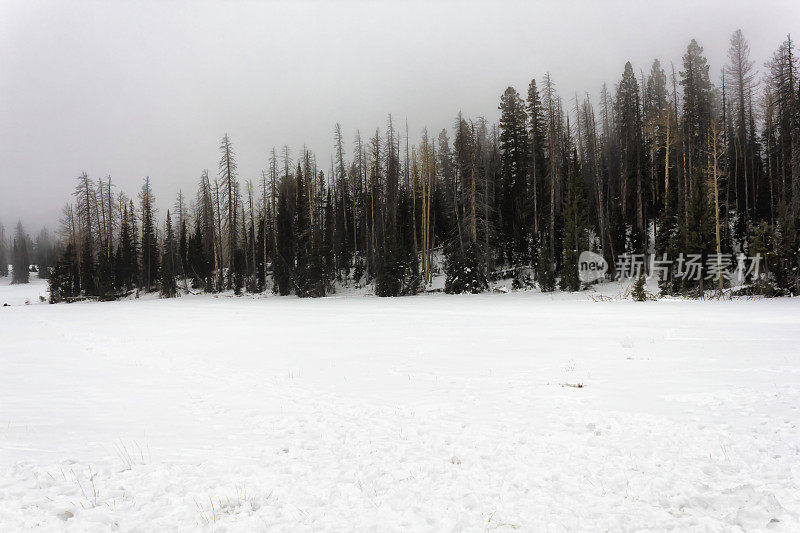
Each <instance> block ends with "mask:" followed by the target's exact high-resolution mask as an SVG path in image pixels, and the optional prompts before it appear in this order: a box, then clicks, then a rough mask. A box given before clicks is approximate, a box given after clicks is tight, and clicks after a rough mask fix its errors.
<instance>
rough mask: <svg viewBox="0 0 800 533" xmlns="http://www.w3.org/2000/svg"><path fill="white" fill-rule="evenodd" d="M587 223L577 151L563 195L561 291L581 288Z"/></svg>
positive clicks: (573, 156) (586, 244) (586, 243)
mask: <svg viewBox="0 0 800 533" xmlns="http://www.w3.org/2000/svg"><path fill="white" fill-rule="evenodd" d="M587 225H588V216H587V208H586V196H585V193H584V190H583V182H582V181H581V167H580V162H579V161H578V154H577V152H573V154H572V165H571V166H570V171H569V174H568V177H567V187H566V190H565V195H564V252H563V253H564V268H563V269H562V271H561V282H560V287H561V290H563V291H571V292H575V291H578V290H580V288H581V281H580V278H579V277H578V259H579V257H580V253H581V251H584V250H588V248H589V241H588V237H587Z"/></svg>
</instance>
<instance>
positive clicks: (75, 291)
mask: <svg viewBox="0 0 800 533" xmlns="http://www.w3.org/2000/svg"><path fill="white" fill-rule="evenodd" d="M49 284H50V303H53V304H54V303H58V302H62V301H69V300H70V299H72V298H75V297H77V296H80V293H81V286H80V274H79V271H78V257H77V255H76V254H75V247H74V246H73V245H72V243H71V242H68V243H67V246H66V247H65V248H64V251H63V252H62V253H61V255H60V257H59V258H58V260H57V261H56V264H55V267H54V268H53V272H52V274H51V276H50V279H49Z"/></svg>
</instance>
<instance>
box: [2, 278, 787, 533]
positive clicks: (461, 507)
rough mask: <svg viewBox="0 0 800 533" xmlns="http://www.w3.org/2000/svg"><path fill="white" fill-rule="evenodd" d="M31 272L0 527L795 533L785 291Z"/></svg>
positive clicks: (11, 331) (5, 353)
mask: <svg viewBox="0 0 800 533" xmlns="http://www.w3.org/2000/svg"><path fill="white" fill-rule="evenodd" d="M32 281H33V283H32V284H31V285H28V286H25V287H9V286H8V285H7V284H8V278H3V279H0V305H2V303H5V302H7V303H9V304H11V305H10V307H0V531H17V530H20V529H25V528H31V527H35V526H39V527H42V528H43V529H44V530H53V531H62V530H66V531H85V530H89V531H108V530H112V529H119V530H122V531H130V530H141V531H168V530H180V531H188V530H194V529H203V528H206V529H209V530H218V531H223V530H224V531H257V530H275V531H320V530H332V531H354V530H355V531H365V530H366V531H404V530H414V531H485V530H495V529H497V530H512V529H518V530H521V531H563V530H570V531H604V530H609V531H621V530H652V531H662V530H669V529H676V530H701V531H706V530H708V531H738V530H747V531H757V530H773V529H774V530H778V531H798V530H800V299H796V298H795V299H776V300H744V299H743V300H738V301H681V300H660V301H657V302H644V303H637V302H632V301H629V300H628V301H621V300H618V299H612V300H608V301H601V299H599V298H597V297H596V293H580V294H574V295H573V294H556V295H543V294H539V293H535V292H524V293H509V294H485V295H477V296H467V295H465V296H445V295H428V296H420V297H410V298H398V299H379V298H374V297H363V296H349V297H344V296H340V297H333V298H326V299H320V300H298V299H296V298H292V297H288V298H279V297H273V296H269V297H266V298H247V297H242V298H229V297H224V296H223V297H219V298H213V297H211V296H205V295H204V296H189V297H183V298H178V299H176V300H171V301H166V300H157V299H141V300H139V301H124V302H108V303H95V302H83V303H76V304H70V305H66V304H60V305H46V304H41V303H39V298H38V297H39V296H40V295H44V296H46V288H45V285H44V284H43V283H42V282H41V281H40V280H38V279H35V278H32ZM602 291H603V292H604V293H606V294H608V295H610V296H614V295H617V294H619V293H620V292H621V289H620V288H619V286H617V285H616V284H609V285H607V286H605V287H603V289H602ZM26 300H28V301H30V303H31V305H24V303H25V301H26ZM578 385H582V387H578Z"/></svg>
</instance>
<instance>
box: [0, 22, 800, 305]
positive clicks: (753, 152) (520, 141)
mask: <svg viewBox="0 0 800 533" xmlns="http://www.w3.org/2000/svg"><path fill="white" fill-rule="evenodd" d="M776 43H777V45H776V48H775V52H774V54H773V55H772V57H770V58H767V59H766V61H765V62H762V61H759V62H756V58H752V57H751V54H750V47H749V44H748V41H747V39H746V37H745V36H744V34H743V33H742V32H741V31H736V32H734V33H733V34H732V35H731V37H730V49H729V51H728V62H727V63H726V64H725V65H716V66H714V67H713V68H712V66H711V65H709V64H708V62H707V60H706V58H705V57H704V55H703V47H702V46H701V45H700V44H699V43H698V42H697V41H696V40H694V39H692V40H691V41H690V42H689V43H688V45H687V47H686V51H685V54H684V55H683V57H682V58H680V61H679V62H678V64H677V65H675V64H673V63H671V62H669V61H667V62H665V63H664V64H662V63H661V62H660V61H659V60H658V59H656V60H654V61H653V63H652V64H650V65H637V66H635V67H634V66H633V65H631V64H630V62H628V63H625V64H624V69H623V71H622V76H621V78H620V79H619V80H613V81H611V82H609V83H608V84H603V86H602V87H601V88H600V91H599V93H598V95H597V96H590V93H589V92H587V93H585V94H582V95H578V94H574V95H564V94H560V93H559V91H558V85H557V80H554V79H552V78H551V77H550V75H549V74H544V75H543V76H541V77H540V78H539V79H538V80H537V79H531V81H530V83H529V85H528V86H527V87H520V88H515V87H508V88H506V89H505V90H503V91H501V92H500V91H499V92H500V96H499V98H498V101H497V104H498V109H499V112H500V119H499V122H498V123H490V122H489V121H487V120H486V119H485V118H483V117H466V116H463V115H462V114H461V113H457V114H455V113H454V118H453V122H452V124H451V125H450V126H449V127H447V128H443V129H441V130H439V131H434V130H431V131H428V130H427V129H423V130H422V131H421V132H409V131H408V128H407V127H405V125H404V123H403V121H402V120H398V119H397V117H393V116H392V115H388V117H387V119H386V123H385V124H381V125H377V127H376V128H375V130H374V131H369V132H360V131H355V132H346V131H345V129H344V128H343V127H342V126H341V125H340V124H335V125H334V126H333V127H332V130H331V133H332V136H331V146H332V150H331V154H333V155H332V156H331V157H330V158H327V157H322V156H318V155H316V154H314V153H312V152H310V151H309V150H307V149H305V148H304V147H289V146H281V147H275V148H272V149H271V150H269V151H266V155H265V158H264V169H263V171H262V172H261V174H260V175H259V176H241V175H240V174H239V172H238V170H237V150H236V145H235V140H234V139H233V138H232V137H231V136H229V135H228V134H224V135H222V137H221V139H220V143H219V153H218V157H219V164H218V166H217V167H216V168H210V169H197V179H196V182H195V183H193V184H192V183H187V184H186V188H185V189H180V190H178V191H176V194H175V198H174V204H173V207H172V208H171V209H167V210H166V212H159V210H158V209H157V208H156V204H155V198H154V194H153V190H152V183H151V180H150V178H148V177H145V178H143V179H142V185H141V189H140V190H139V191H128V192H126V191H121V190H118V189H117V188H116V187H115V185H114V182H113V178H112V177H111V176H103V177H97V176H89V175H87V173H85V172H82V173H80V174H78V175H77V177H76V178H75V191H74V194H73V196H72V198H68V199H65V201H66V203H65V206H64V209H63V212H62V214H61V223H60V226H59V228H58V232H57V234H56V235H49V234H48V233H47V230H43V231H42V233H40V234H39V236H38V237H37V239H36V240H35V242H32V241H31V238H30V237H28V236H27V235H26V234H25V232H24V229H23V228H22V227H21V226H19V227H17V230H16V231H15V232H14V235H13V238H12V237H11V236H9V237H8V238H0V243H4V246H3V248H0V254H3V255H4V256H7V257H12V259H13V262H15V263H19V264H20V265H24V264H26V263H36V264H37V265H38V271H39V275H40V276H43V277H47V278H49V280H50V285H51V293H50V294H51V295H50V299H51V301H53V302H58V301H63V300H66V301H71V300H74V299H76V298H97V299H102V300H108V299H115V298H119V297H122V296H125V295H129V294H131V293H132V292H137V293H141V292H158V293H159V294H160V295H161V296H163V297H166V298H170V297H174V296H176V295H180V294H182V293H187V292H195V291H204V292H221V291H234V292H235V293H236V294H239V293H241V292H249V293H263V292H272V293H275V294H280V295H288V294H295V295H297V296H300V297H321V296H325V295H326V294H331V293H333V292H335V291H336V290H337V287H341V286H342V285H347V284H355V285H359V284H360V285H369V286H372V287H373V288H374V294H376V295H377V296H401V295H410V294H416V293H419V292H424V291H426V290H428V289H429V288H430V287H431V281H432V279H433V277H434V276H437V275H444V276H445V280H446V281H445V284H444V291H445V292H448V293H462V292H470V293H478V292H482V291H485V290H488V289H489V287H490V286H491V284H492V282H493V281H496V280H499V279H513V285H514V287H515V288H533V287H538V288H539V289H541V290H542V291H545V292H547V291H554V290H562V291H577V290H580V289H581V287H582V283H581V280H580V279H579V276H578V257H579V254H580V253H581V252H582V251H584V250H592V251H594V252H596V253H598V254H601V255H602V256H603V258H604V259H605V260H606V262H607V263H608V264H609V265H616V264H618V262H619V258H620V257H621V256H635V255H636V254H640V255H642V256H654V257H659V258H663V257H667V258H673V257H674V258H677V256H678V254H679V253H684V252H685V253H687V254H698V255H699V256H700V257H701V262H709V261H710V262H712V263H713V262H714V261H717V258H722V257H725V261H726V263H728V264H729V263H731V258H734V259H733V261H734V262H735V257H736V256H737V255H738V254H746V255H747V256H748V257H754V256H757V255H758V256H759V257H760V258H761V264H760V272H759V274H760V275H759V276H758V277H757V278H756V279H755V280H753V283H750V284H748V286H747V287H742V288H739V289H738V291H739V292H747V293H754V294H764V295H789V294H797V292H798V290H800V270H799V269H798V267H799V266H800V252H798V250H800V234H798V228H800V80H798V71H797V67H798V61H797V57H796V54H797V53H796V50H795V46H794V42H793V41H792V38H791V36H786V37H785V39H784V40H782V41H776ZM759 59H761V58H759ZM592 92H596V91H592ZM0 236H2V234H0ZM26 254H27V255H28V256H30V258H27V259H26V258H25V257H24V255H26ZM435 257H439V258H440V259H441V260H439V261H437V260H435ZM31 258H32V259H31ZM668 260H669V259H668ZM720 260H721V259H720ZM669 262H670V264H669V265H668V268H667V269H666V271H665V274H664V275H660V276H659V282H660V291H661V293H662V294H666V295H695V296H697V295H700V294H703V291H704V290H708V289H714V288H719V289H723V288H725V287H729V280H727V279H726V276H724V275H723V273H722V272H717V274H718V275H715V274H713V273H712V274H711V275H709V276H707V275H701V276H697V277H698V278H699V279H688V278H680V277H678V276H674V275H671V273H672V271H673V270H674V269H675V268H676V265H674V264H672V262H673V261H672V260H669ZM0 263H2V264H7V260H3V261H0ZM648 267H649V265H647V266H646V267H645V270H648ZM21 270H22V269H21ZM24 270H27V269H24ZM614 274H615V273H614V270H613V269H611V270H610V271H609V272H608V273H607V274H606V277H607V278H609V279H613V277H614ZM20 281H21V280H20Z"/></svg>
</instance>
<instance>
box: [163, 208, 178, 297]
mask: <svg viewBox="0 0 800 533" xmlns="http://www.w3.org/2000/svg"><path fill="white" fill-rule="evenodd" d="M176 252H177V247H176V246H175V233H174V231H173V229H172V219H171V218H170V215H169V210H167V221H166V223H165V227H164V243H163V245H162V251H161V267H160V272H159V274H160V275H159V290H160V291H161V297H162V298H174V297H175V296H176V295H177V292H178V289H177V286H176V284H175V274H176V263H177V253H176Z"/></svg>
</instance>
